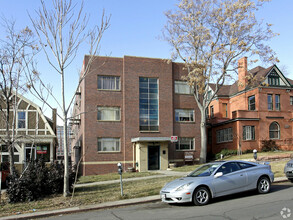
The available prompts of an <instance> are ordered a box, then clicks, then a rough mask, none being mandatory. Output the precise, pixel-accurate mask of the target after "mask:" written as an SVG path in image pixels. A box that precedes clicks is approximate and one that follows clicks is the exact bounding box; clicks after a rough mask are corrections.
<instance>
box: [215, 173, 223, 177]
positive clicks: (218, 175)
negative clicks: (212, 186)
mask: <svg viewBox="0 0 293 220" xmlns="http://www.w3.org/2000/svg"><path fill="white" fill-rule="evenodd" d="M221 176H223V172H218V173H216V174H215V175H214V178H218V177H221Z"/></svg>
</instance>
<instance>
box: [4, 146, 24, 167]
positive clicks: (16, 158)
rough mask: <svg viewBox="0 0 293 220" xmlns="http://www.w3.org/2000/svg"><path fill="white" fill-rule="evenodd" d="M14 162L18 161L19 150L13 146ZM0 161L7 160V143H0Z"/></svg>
mask: <svg viewBox="0 0 293 220" xmlns="http://www.w3.org/2000/svg"><path fill="white" fill-rule="evenodd" d="M13 158H14V162H15V163H19V152H18V151H17V149H16V147H14V157H13ZM0 161H2V162H9V151H8V146H7V145H0Z"/></svg>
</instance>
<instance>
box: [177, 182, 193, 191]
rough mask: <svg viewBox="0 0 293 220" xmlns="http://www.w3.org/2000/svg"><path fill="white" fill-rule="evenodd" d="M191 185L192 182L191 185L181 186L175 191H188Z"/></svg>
mask: <svg viewBox="0 0 293 220" xmlns="http://www.w3.org/2000/svg"><path fill="white" fill-rule="evenodd" d="M191 184H192V182H190V183H186V184H184V185H182V186H179V187H178V188H177V189H176V190H175V191H181V190H185V189H187V188H188V187H189V186H190V185H191Z"/></svg>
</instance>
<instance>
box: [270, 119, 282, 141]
mask: <svg viewBox="0 0 293 220" xmlns="http://www.w3.org/2000/svg"><path fill="white" fill-rule="evenodd" d="M269 129H270V131H269V132H270V139H280V126H279V124H278V123H277V122H272V123H271V124H270V128H269Z"/></svg>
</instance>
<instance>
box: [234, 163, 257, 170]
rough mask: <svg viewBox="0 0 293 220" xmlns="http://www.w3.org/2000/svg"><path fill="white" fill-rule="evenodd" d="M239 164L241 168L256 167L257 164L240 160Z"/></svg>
mask: <svg viewBox="0 0 293 220" xmlns="http://www.w3.org/2000/svg"><path fill="white" fill-rule="evenodd" d="M238 165H239V166H240V168H241V169H246V168H250V167H255V165H253V164H249V163H244V162H238Z"/></svg>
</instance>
